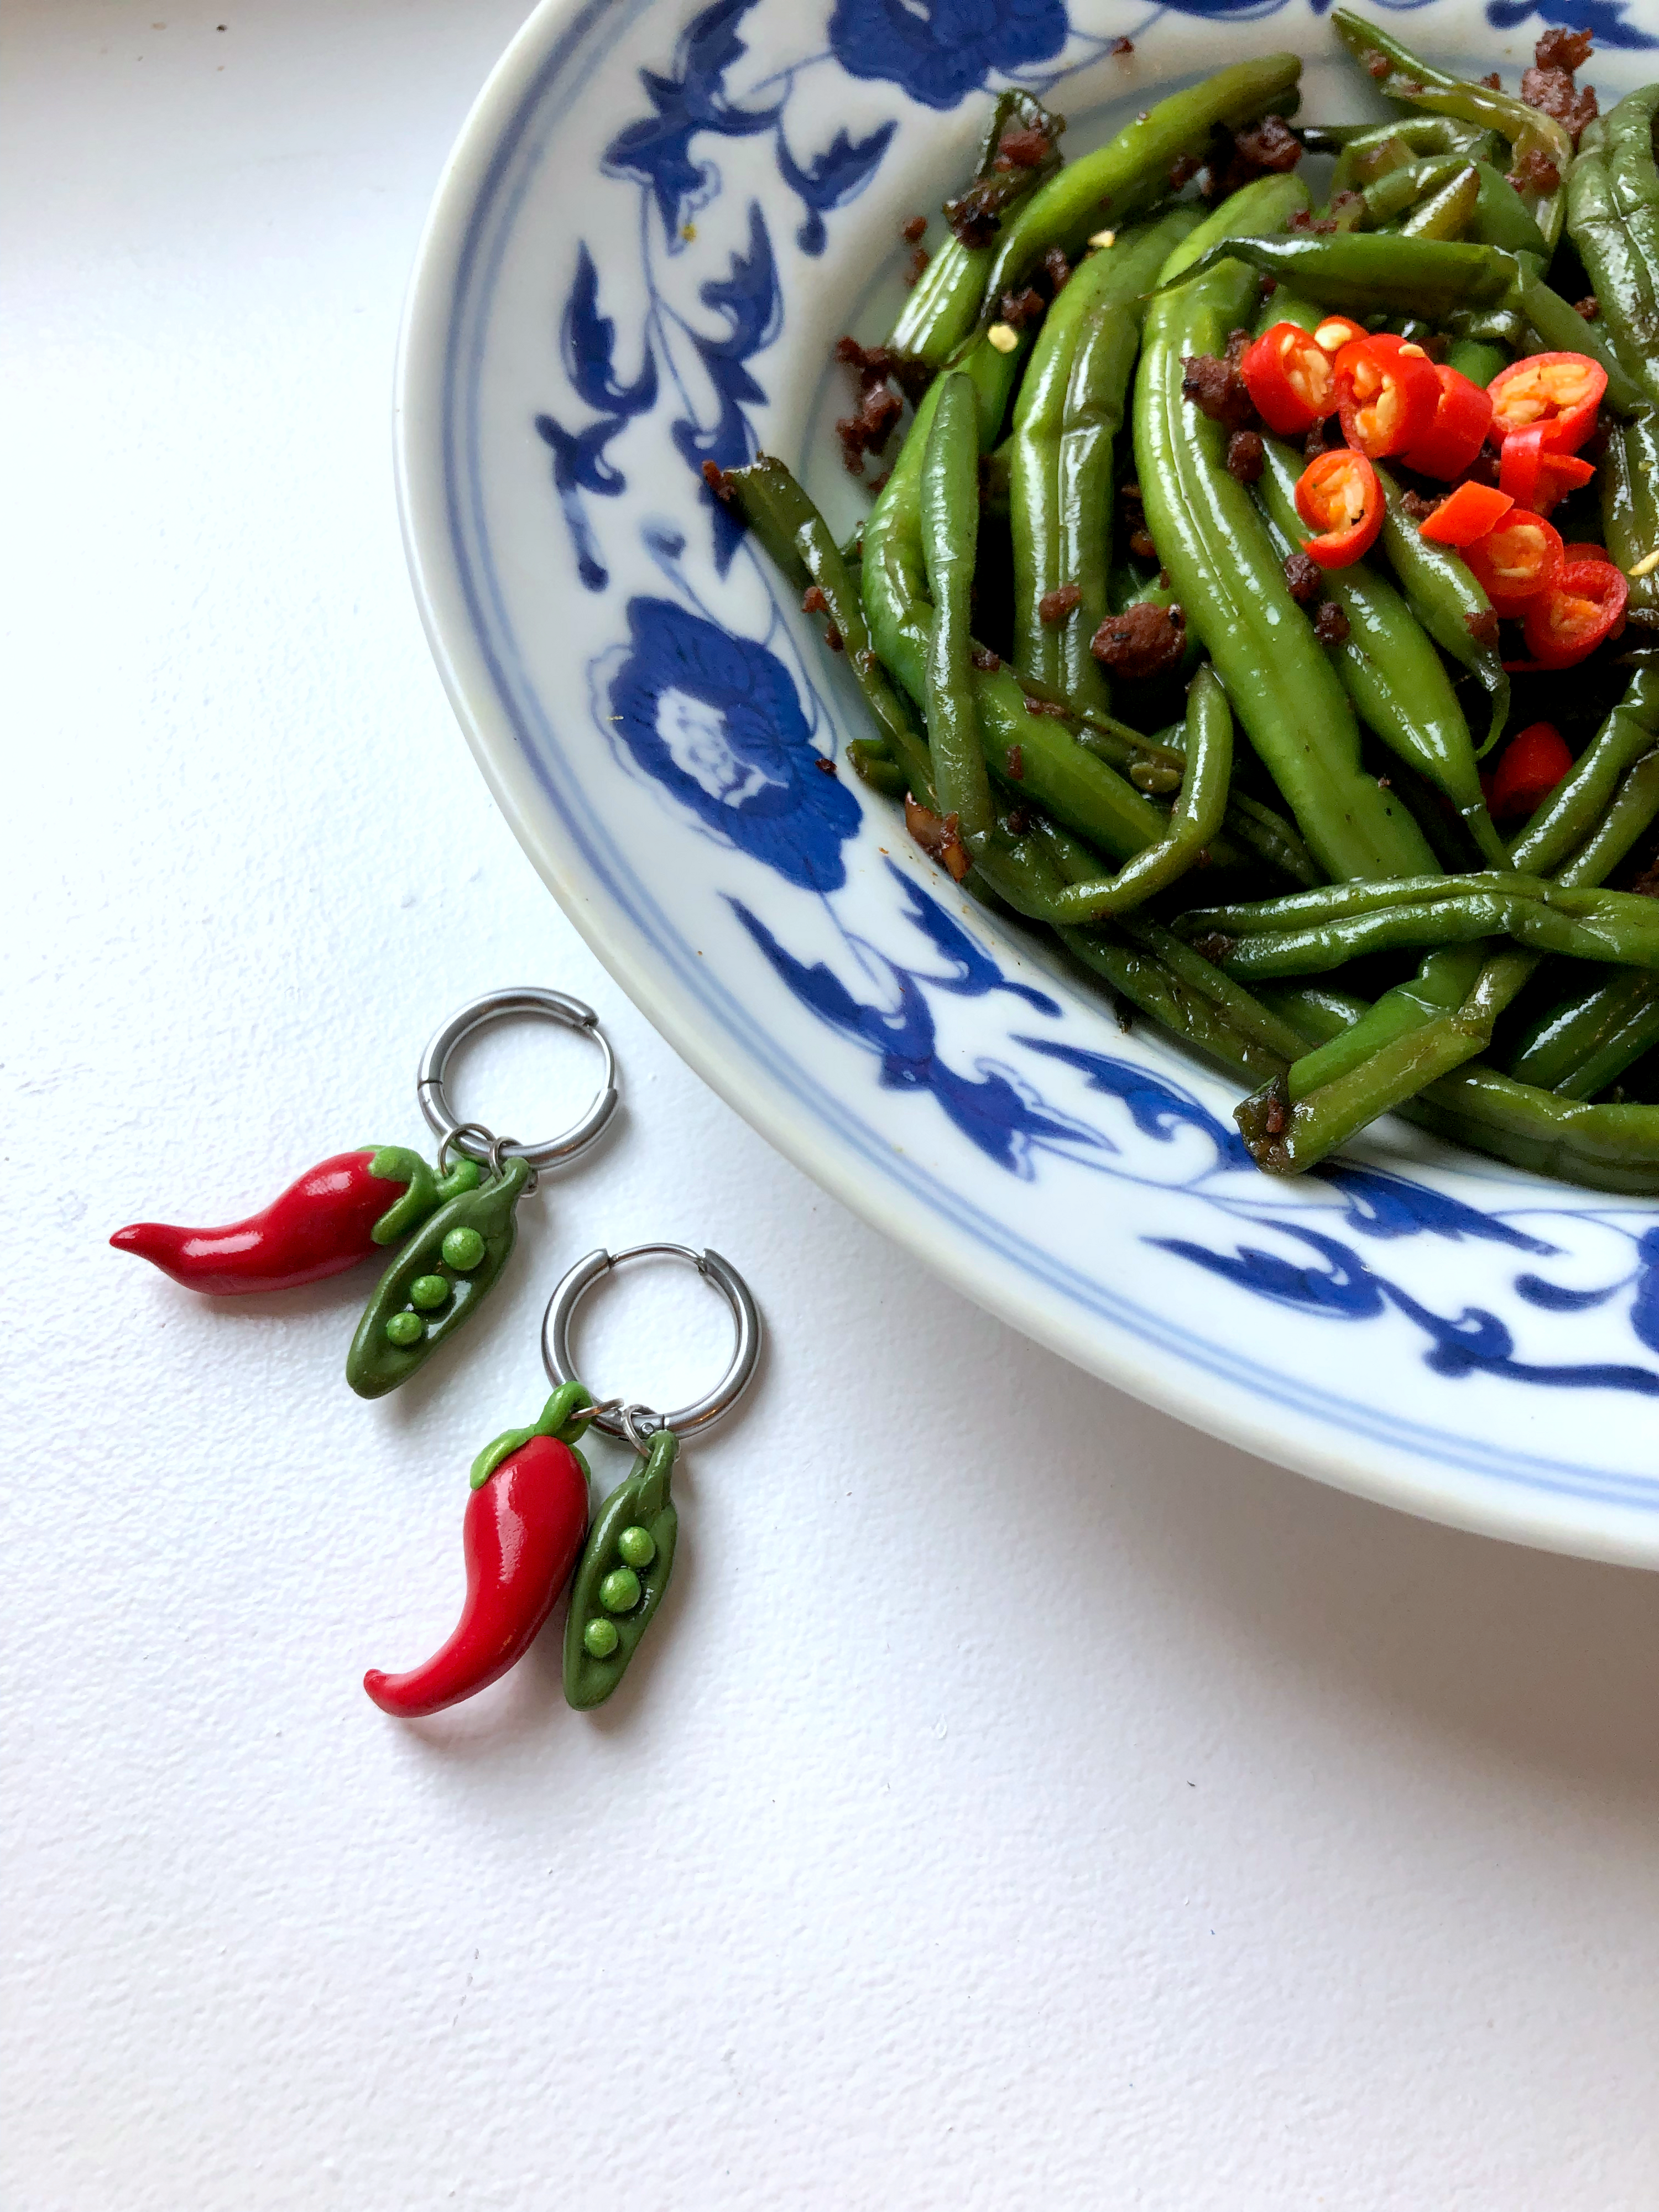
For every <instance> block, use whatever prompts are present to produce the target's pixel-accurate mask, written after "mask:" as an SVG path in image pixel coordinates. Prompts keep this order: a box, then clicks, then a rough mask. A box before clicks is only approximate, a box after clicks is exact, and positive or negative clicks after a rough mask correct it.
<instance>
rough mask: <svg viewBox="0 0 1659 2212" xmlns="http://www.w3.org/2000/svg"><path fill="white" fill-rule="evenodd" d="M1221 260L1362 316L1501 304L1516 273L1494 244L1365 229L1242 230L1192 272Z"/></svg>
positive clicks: (1440, 312)
mask: <svg viewBox="0 0 1659 2212" xmlns="http://www.w3.org/2000/svg"><path fill="white" fill-rule="evenodd" d="M1226 260H1237V261H1244V262H1248V263H1249V265H1250V267H1251V268H1252V269H1255V270H1258V271H1260V273H1261V275H1262V276H1271V277H1273V279H1274V280H1275V281H1276V282H1277V283H1280V284H1283V285H1285V286H1287V287H1288V288H1289V289H1290V290H1291V291H1293V292H1297V293H1300V294H1302V295H1304V297H1306V298H1308V299H1310V300H1317V301H1319V303H1320V305H1321V306H1322V307H1328V308H1331V307H1334V308H1337V309H1339V310H1340V311H1341V312H1343V313H1352V314H1361V315H1363V314H1370V313H1373V312H1389V311H1395V312H1399V313H1409V314H1420V315H1425V316H1427V317H1429V318H1431V319H1432V320H1434V321H1439V320H1440V319H1442V318H1443V317H1444V316H1446V315H1449V314H1451V313H1454V312H1455V310H1457V309H1458V308H1460V307H1462V306H1464V305H1465V304H1466V303H1467V304H1470V305H1474V306H1479V307H1501V306H1503V305H1504V304H1505V303H1506V301H1508V298H1509V295H1510V291H1511V289H1512V288H1513V287H1514V285H1515V284H1516V282H1517V280H1518V277H1519V275H1520V264H1518V263H1517V262H1516V259H1515V257H1514V256H1513V255H1512V254H1508V253H1504V252H1500V251H1499V250H1498V247H1496V246H1470V245H1468V244H1465V243H1460V242H1457V241H1453V240H1443V239H1437V238H1399V237H1389V236H1386V235H1383V234H1379V233H1378V232H1376V231H1369V230H1350V231H1343V232H1339V233H1337V234H1335V235H1334V236H1331V237H1319V236H1314V237H1308V236H1297V237H1295V238H1267V237H1256V238H1251V237H1249V236H1244V235H1240V236H1238V237H1237V238H1233V239H1231V240H1222V241H1220V242H1218V243H1217V244H1215V245H1214V246H1211V247H1210V248H1209V249H1208V252H1207V253H1206V256H1204V257H1203V258H1199V259H1196V260H1195V261H1194V264H1193V267H1192V270H1191V271H1190V274H1191V276H1194V277H1200V276H1207V275H1208V274H1209V271H1210V269H1211V268H1213V267H1214V266H1215V265H1216V264H1218V263H1220V262H1223V261H1226ZM1182 281H1185V278H1184V276H1181V277H1177V278H1176V279H1170V278H1167V277H1166V278H1165V279H1164V284H1165V285H1168V284H1169V283H1171V282H1182ZM1153 297H1154V298H1155V299H1156V297H1157V295H1156V294H1154V295H1153ZM1571 312H1572V310H1571V308H1568V310H1567V313H1569V314H1571Z"/></svg>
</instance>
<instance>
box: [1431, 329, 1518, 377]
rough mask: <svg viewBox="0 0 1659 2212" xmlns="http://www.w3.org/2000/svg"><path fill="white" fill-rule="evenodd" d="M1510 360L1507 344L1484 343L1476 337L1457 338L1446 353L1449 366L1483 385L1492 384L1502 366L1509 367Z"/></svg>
mask: <svg viewBox="0 0 1659 2212" xmlns="http://www.w3.org/2000/svg"><path fill="white" fill-rule="evenodd" d="M1509 361H1510V352H1509V348H1508V347H1507V346H1498V345H1483V344H1481V343H1480V341H1479V340H1478V339H1476V338H1459V339H1457V340H1456V341H1455V343H1453V345H1452V346H1451V348H1450V349H1449V351H1448V353H1447V355H1446V366H1447V368H1455V370H1456V371H1457V374H1459V375H1460V376H1467V377H1468V380H1469V382H1470V383H1471V384H1479V385H1481V386H1485V385H1488V384H1490V383H1491V382H1492V379H1493V377H1494V376H1496V375H1497V374H1498V370H1499V369H1500V368H1508V366H1509Z"/></svg>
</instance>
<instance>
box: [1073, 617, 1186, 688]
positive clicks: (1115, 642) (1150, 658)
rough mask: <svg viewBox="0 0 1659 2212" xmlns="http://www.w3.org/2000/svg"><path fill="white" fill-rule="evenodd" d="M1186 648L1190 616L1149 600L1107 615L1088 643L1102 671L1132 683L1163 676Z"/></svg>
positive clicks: (1174, 664) (1173, 665)
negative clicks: (1107, 671) (1118, 613)
mask: <svg viewBox="0 0 1659 2212" xmlns="http://www.w3.org/2000/svg"><path fill="white" fill-rule="evenodd" d="M1186 649H1187V617H1186V616H1185V614H1184V613H1183V612H1182V610H1181V609H1180V608H1179V607H1178V606H1175V607H1160V606H1158V605H1156V604H1155V603H1154V602H1152V600H1150V599H1142V600H1140V601H1139V603H1138V604H1137V605H1134V606H1132V607H1126V608H1125V609H1124V611H1123V612H1122V613H1121V615H1108V616H1107V617H1106V619H1105V621H1104V622H1103V623H1102V624H1101V625H1100V628H1099V629H1097V631H1096V632H1095V634H1094V635H1093V637H1092V638H1091V639H1090V641H1089V650H1090V652H1091V653H1093V655H1094V657H1095V659H1097V661H1099V663H1100V664H1101V665H1102V667H1103V668H1109V669H1110V670H1111V671H1112V673H1113V674H1114V675H1115V676H1121V677H1122V678H1125V680H1126V681H1127V682H1129V683H1144V682H1146V680H1147V679H1148V678H1152V677H1154V676H1162V675H1164V674H1165V673H1166V672H1167V671H1169V670H1170V669H1171V668H1173V667H1175V666H1176V664H1177V663H1178V662H1179V660H1180V659H1181V656H1182V653H1184V652H1185V651H1186Z"/></svg>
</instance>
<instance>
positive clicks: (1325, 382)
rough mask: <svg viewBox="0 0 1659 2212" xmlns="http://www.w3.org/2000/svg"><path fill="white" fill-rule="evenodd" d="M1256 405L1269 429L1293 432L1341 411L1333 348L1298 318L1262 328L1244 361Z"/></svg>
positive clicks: (1306, 428)
mask: <svg viewBox="0 0 1659 2212" xmlns="http://www.w3.org/2000/svg"><path fill="white" fill-rule="evenodd" d="M1239 367H1240V368H1241V369H1242V370H1243V375H1244V382H1245V385H1246V386H1247V387H1248V389H1249V394H1250V398H1252V399H1253V400H1254V401H1255V411H1256V413H1257V414H1258V415H1260V416H1261V419H1262V421H1263V422H1265V423H1266V424H1267V428H1269V429H1270V430H1277V431H1278V432H1279V435H1280V436H1281V437H1285V438H1288V437H1292V436H1295V435H1297V434H1299V433H1300V432H1302V431H1304V430H1308V429H1311V428H1312V427H1313V425H1314V424H1315V423H1316V422H1323V421H1324V419H1325V417H1326V416H1328V415H1334V413H1335V412H1336V377H1335V374H1334V371H1333V369H1332V367H1331V357H1330V356H1329V354H1328V353H1327V352H1325V351H1324V349H1322V347H1321V346H1320V345H1319V344H1318V343H1316V340H1315V339H1314V338H1313V337H1310V334H1309V333H1308V332H1307V331H1304V329H1302V327H1301V326H1300V325H1299V324H1297V323H1275V324H1274V325H1273V327H1272V329H1271V330H1266V331H1263V332H1262V333H1261V337H1259V338H1258V339H1257V340H1256V342H1255V344H1254V345H1253V346H1251V347H1250V348H1249V351H1248V352H1247V353H1246V354H1245V356H1244V358H1243V361H1242V362H1240V363H1239Z"/></svg>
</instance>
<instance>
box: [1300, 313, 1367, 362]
mask: <svg viewBox="0 0 1659 2212" xmlns="http://www.w3.org/2000/svg"><path fill="white" fill-rule="evenodd" d="M1366 337H1370V331H1368V330H1367V329H1366V328H1365V325H1364V323H1357V322H1355V320H1354V319H1353V317H1352V315H1327V316H1326V318H1325V319H1324V321H1323V322H1322V323H1321V324H1320V325H1318V327H1317V328H1316V331H1314V343H1315V344H1316V345H1317V346H1320V347H1322V349H1323V350H1324V351H1325V352H1326V353H1328V354H1329V355H1331V356H1333V358H1334V356H1336V355H1338V354H1340V352H1341V350H1342V349H1343V347H1344V346H1345V345H1350V344H1352V342H1353V341H1354V339H1356V338H1366Z"/></svg>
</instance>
